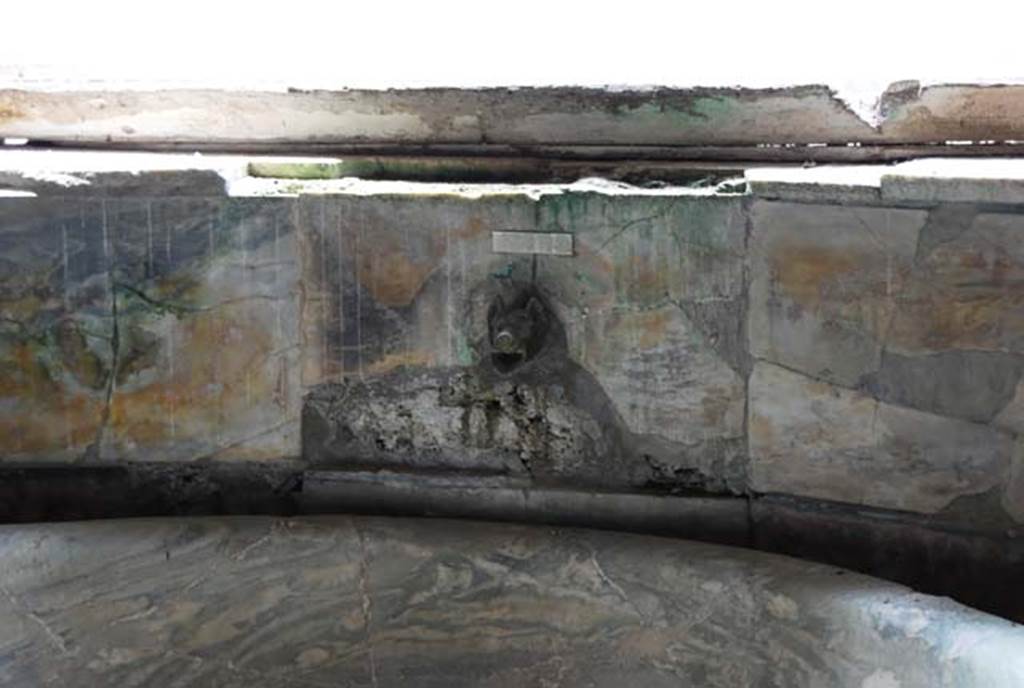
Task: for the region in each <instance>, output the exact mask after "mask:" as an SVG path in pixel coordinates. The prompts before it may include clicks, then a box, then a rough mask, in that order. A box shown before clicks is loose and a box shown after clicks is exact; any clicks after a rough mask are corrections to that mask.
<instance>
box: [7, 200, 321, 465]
mask: <svg viewBox="0 0 1024 688" xmlns="http://www.w3.org/2000/svg"><path fill="white" fill-rule="evenodd" d="M294 241H295V232H294V225H293V223H292V220H291V214H290V213H289V208H288V206H287V205H286V204H283V203H281V202H280V201H276V200H273V201H264V200H259V199H230V198H223V197H221V198H215V197H176V198H175V197H153V198H136V197H113V198H104V197H87V196H85V197H77V198H76V197H69V198H38V199H4V201H3V202H2V203H0V370H2V374H0V404H2V406H3V414H2V415H0V437H2V438H3V439H2V445H3V449H2V451H3V457H4V460H5V461H9V462H24V461H30V462H39V461H44V462H52V461H56V462H78V461H87V462H91V461H101V462H102V461H191V460H195V459H200V458H206V457H210V458H232V457H244V458H254V459H275V458H280V457H282V456H296V455H297V454H298V451H299V444H298V436H299V435H298V419H299V408H300V404H301V389H300V387H299V380H298V360H299V348H298V342H297V333H298V328H297V320H296V318H297V311H298V309H297V305H298V295H299V289H298V287H297V283H298V263H297V261H296V259H295V255H296V252H295V247H294Z"/></svg>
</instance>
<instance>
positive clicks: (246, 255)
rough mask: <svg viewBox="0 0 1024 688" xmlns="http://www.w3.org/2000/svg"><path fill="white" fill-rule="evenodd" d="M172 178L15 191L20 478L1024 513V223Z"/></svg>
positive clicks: (643, 194) (865, 199)
mask: <svg viewBox="0 0 1024 688" xmlns="http://www.w3.org/2000/svg"><path fill="white" fill-rule="evenodd" d="M176 179H177V181H176V182H175V184H174V185H172V189H173V192H172V193H169V194H168V193H163V192H161V191H159V190H156V189H158V188H160V187H154V190H152V193H150V194H148V195H146V194H142V193H140V190H141V189H144V184H141V185H140V183H139V181H138V180H137V179H136V180H135V181H134V182H132V184H129V185H125V184H124V180H120V182H119V184H120V185H119V186H116V187H107V186H104V185H103V184H99V183H94V185H92V186H88V185H86V186H77V187H73V188H72V189H71V190H68V191H67V192H65V193H62V194H55V192H54V189H53V187H52V184H51V183H50V182H47V183H45V184H44V183H43V182H39V183H34V184H35V187H34V188H36V190H37V191H39V193H40V194H41V196H40V197H39V198H5V199H2V200H0V366H2V371H3V376H2V378H0V385H2V386H0V407H2V408H3V410H4V413H3V414H2V415H0V453H2V459H3V461H5V462H7V463H25V462H27V463H38V462H51V463H74V462H77V463H90V464H92V463H97V462H99V463H104V462H123V461H129V462H134V461H173V462H184V461H192V460H202V459H225V460H228V459H231V460H276V459H301V460H303V461H304V462H306V464H307V465H310V466H312V467H316V468H323V469H330V470H359V471H365V470H367V469H370V470H380V469H387V470H391V471H401V472H430V473H432V474H439V473H440V474H446V473H447V474H451V473H459V474H461V475H464V476H465V475H469V476H472V475H481V476H482V475H489V476H504V477H509V478H514V479H516V480H522V481H525V483H524V484H527V485H538V486H542V485H546V486H557V487H573V488H579V489H592V488H599V489H605V490H612V491H618V492H627V491H638V490H639V491H642V490H652V491H659V492H670V493H682V492H687V491H698V492H701V493H704V494H707V493H711V494H753V495H760V494H769V493H770V494H780V495H791V496H795V497H802V498H808V499H812V500H824V501H827V502H835V503H841V504H846V505H849V506H851V507H857V508H861V507H863V508H869V509H879V510H886V511H893V510H895V511H904V512H914V513H916V514H921V515H927V516H935V517H938V518H941V519H950V520H951V521H955V522H957V523H959V524H961V525H963V524H967V525H968V526H970V527H978V528H981V527H984V528H987V529H999V530H1001V529H1005V528H1007V527H1011V526H1013V525H1014V523H1020V522H1022V521H1024V507H1022V506H1021V505H1022V502H1024V487H1022V485H1024V478H1022V475H1024V468H1022V465H1024V449H1022V445H1021V441H1020V439H1019V435H1020V433H1021V432H1022V430H1024V420H1022V419H1024V382H1022V379H1024V286H1022V285H1024V251H1022V249H1021V246H1022V244H1021V242H1020V240H1019V236H1020V235H1021V232H1024V215H1021V214H1019V213H1018V212H1017V210H1016V206H1013V205H1010V204H1005V203H1004V204H1002V205H993V204H971V203H964V202H945V201H941V200H936V201H933V202H924V201H921V200H920V199H917V200H914V201H913V202H911V201H904V200H900V199H887V200H886V201H884V202H883V200H882V197H881V195H880V194H879V193H878V192H877V190H875V191H870V192H869V191H863V190H862V192H858V193H859V195H857V196H856V197H857V198H858V199H860V200H858V202H857V204H854V205H850V204H849V203H848V200H847V201H840V200H835V199H833V200H829V199H820V200H819V202H808V201H813V200H814V199H813V198H811V197H809V196H808V194H809V193H812V192H813V189H812V190H811V191H808V189H801V191H800V193H801V194H802V195H801V197H800V200H801V201H802V202H793V201H792V200H786V199H785V198H777V197H773V198H751V197H750V196H748V195H743V194H727V193H711V192H699V191H695V190H686V189H664V190H658V191H654V190H646V191H645V190H637V189H632V190H626V189H622V188H619V187H612V186H604V187H600V186H594V185H590V186H587V185H582V186H573V187H531V188H526V187H523V188H519V187H504V188H499V187H454V186H451V187H444V186H423V187H419V186H410V185H404V186H403V185H387V184H371V183H364V184H355V185H353V184H346V183H335V182H329V183H328V182H323V183H308V184H307V183H303V184H295V185H292V186H288V185H286V188H285V190H287V191H289V192H291V193H292V194H294V195H293V196H290V197H284V196H281V195H280V191H281V188H282V187H281V186H280V185H279V186H278V187H277V195H276V196H274V197H268V198H262V197H257V196H250V197H225V195H224V193H223V190H222V189H220V190H217V189H215V188H212V187H209V186H207V187H202V186H201V185H200V186H195V187H190V186H189V185H188V184H182V183H181V180H180V179H178V178H176ZM47 184H51V185H49V186H48V185H47ZM23 186H24V185H23ZM29 186H31V185H29ZM163 188H166V187H163ZM254 188H255V187H254ZM263 188H264V190H266V189H269V188H271V187H270V186H265V187H263ZM204 189H205V190H204ZM826 201H828V202H826ZM833 201H834V202H833ZM494 230H530V231H539V232H562V233H570V234H572V235H573V237H574V241H575V248H574V255H573V256H554V255H510V254H500V253H495V252H494V251H493V250H492V245H491V232H492V231H494ZM529 298H532V299H535V300H536V302H537V303H538V304H539V305H538V306H537V308H538V309H539V310H540V312H541V313H542V315H541V316H540V318H541V320H543V322H544V323H545V325H544V327H543V328H541V330H542V332H541V334H539V335H537V340H536V346H535V347H534V349H532V350H531V353H530V355H529V356H528V357H527V358H526V359H524V360H523V361H521V362H520V363H517V364H515V366H514V367H513V368H512V369H505V368H503V367H502V366H503V365H504V364H501V361H500V360H499V358H497V357H496V350H495V348H494V343H493V341H492V340H491V338H490V337H491V323H492V322H493V319H494V313H495V311H494V304H495V303H497V302H498V301H499V299H500V302H501V303H502V304H506V305H508V304H512V305H515V304H517V303H518V304H519V305H520V306H522V305H523V304H524V303H526V301H527V300H528V299H529ZM517 300H518V301H517ZM512 305H509V306H508V308H507V309H506V310H507V311H508V313H505V312H504V311H502V313H504V314H505V315H507V316H508V317H513V316H514V315H515V313H516V312H518V311H517V310H516V308H513V307H512ZM502 317H504V315H503V316H502ZM541 330H538V332H540V331H541ZM499 364H500V365H499Z"/></svg>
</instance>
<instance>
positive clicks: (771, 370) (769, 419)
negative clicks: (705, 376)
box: [749, 363, 1013, 513]
mask: <svg viewBox="0 0 1024 688" xmlns="http://www.w3.org/2000/svg"><path fill="white" fill-rule="evenodd" d="M749 422H750V455H751V485H752V487H753V488H754V489H755V490H757V491H759V492H783V493H790V494H800V495H804V496H808V497H816V498H819V499H828V500H834V501H840V502H851V503H854V504H864V505H869V506H876V507H881V508H889V509H902V510H907V511H917V512H921V513H935V512H936V511H938V510H940V509H942V508H943V507H945V506H947V505H948V504H949V503H950V502H951V501H952V500H953V499H954V498H956V497H957V496H961V495H969V494H977V493H980V492H984V491H986V490H989V489H991V488H992V487H994V486H996V485H998V484H1000V482H1001V481H1002V480H1003V479H1004V476H1005V472H1006V470H1007V468H1008V467H1009V462H1010V456H1011V452H1012V448H1013V438H1012V436H1010V435H1008V434H1006V433H1002V432H1000V431H998V430H995V429H992V428H989V427H986V426H983V425H978V424H976V423H969V422H966V421H961V420H954V419H950V418H944V417H942V416H936V415H932V414H927V413H923V412H920V411H916V410H913V409H909V408H904V407H899V406H893V405H891V404H886V403H884V402H880V401H878V400H876V399H874V398H872V397H870V396H868V395H866V394H863V393H859V392H853V391H849V390H846V389H842V388H839V387H835V386H832V385H829V384H827V383H824V382H819V381H816V380H813V379H810V378H807V377H805V376H803V375H800V374H798V373H794V372H791V371H788V370H785V369H783V368H779V367H778V366H774V365H771V364H767V363H758V364H757V365H755V367H754V371H753V373H752V375H751V378H750V421H749Z"/></svg>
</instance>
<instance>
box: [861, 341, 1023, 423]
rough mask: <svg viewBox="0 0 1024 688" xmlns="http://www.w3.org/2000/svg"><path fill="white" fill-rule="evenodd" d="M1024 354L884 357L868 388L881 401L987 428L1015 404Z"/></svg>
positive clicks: (868, 383) (955, 353)
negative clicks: (964, 420) (1008, 406)
mask: <svg viewBox="0 0 1024 688" xmlns="http://www.w3.org/2000/svg"><path fill="white" fill-rule="evenodd" d="M1022 374H1024V355H1021V354H1010V353H1001V352H993V351H947V352H942V353H934V354H928V355H925V356H903V355H900V354H896V353H892V352H885V353H883V354H882V360H881V366H880V367H879V370H878V372H877V373H873V374H871V375H869V376H867V377H866V378H865V381H864V388H865V389H866V390H867V391H869V392H870V393H871V394H873V395H874V396H876V397H877V398H878V399H880V400H881V401H886V402H890V403H894V404H901V405H904V406H910V407H913V408H915V409H920V410H922V411H928V412H930V413H937V414H941V415H946V416H951V417H953V418H964V419H966V420H973V421H977V422H983V423H987V422H990V421H992V420H993V418H994V417H995V416H996V414H998V413H999V412H1000V411H1002V410H1003V409H1004V408H1005V407H1006V405H1007V404H1008V403H1009V402H1010V401H1011V399H1013V396H1014V392H1015V391H1016V389H1017V385H1018V383H1019V381H1020V380H1021V375H1022Z"/></svg>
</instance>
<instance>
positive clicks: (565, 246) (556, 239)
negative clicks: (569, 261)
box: [491, 232, 572, 256]
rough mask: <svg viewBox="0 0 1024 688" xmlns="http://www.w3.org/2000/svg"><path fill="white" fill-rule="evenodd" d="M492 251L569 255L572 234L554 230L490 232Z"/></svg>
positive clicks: (570, 253)
mask: <svg viewBox="0 0 1024 688" xmlns="http://www.w3.org/2000/svg"><path fill="white" fill-rule="evenodd" d="M491 251H493V252H494V253H539V254H541V255H545V256H571V255H572V234H562V233H555V232H491Z"/></svg>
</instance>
